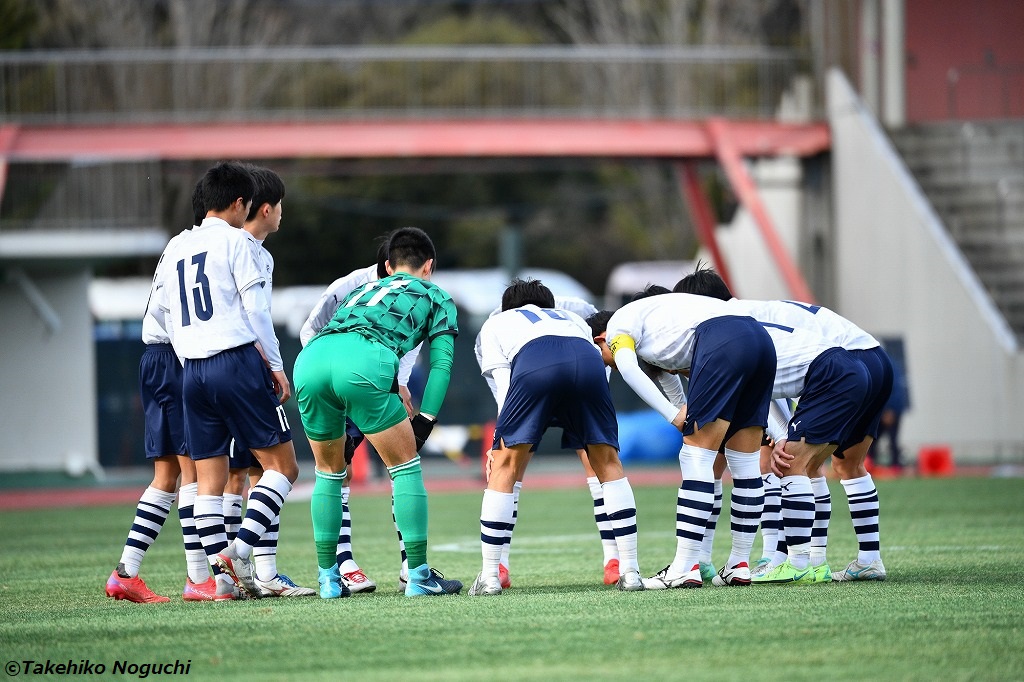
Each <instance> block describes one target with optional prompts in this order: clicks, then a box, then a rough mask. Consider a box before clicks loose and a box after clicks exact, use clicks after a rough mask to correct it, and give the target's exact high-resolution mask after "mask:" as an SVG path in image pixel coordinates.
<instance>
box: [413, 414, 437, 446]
mask: <svg viewBox="0 0 1024 682" xmlns="http://www.w3.org/2000/svg"><path fill="white" fill-rule="evenodd" d="M409 421H410V422H412V434H413V436H415V437H416V452H419V451H420V448H422V447H423V444H424V443H426V442H427V438H430V432H431V431H433V430H434V424H436V423H437V420H436V419H431V418H430V417H427V416H425V415H423V414H417V415H416V416H415V417H413V418H412V419H410V420H409Z"/></svg>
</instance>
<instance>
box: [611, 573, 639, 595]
mask: <svg viewBox="0 0 1024 682" xmlns="http://www.w3.org/2000/svg"><path fill="white" fill-rule="evenodd" d="M615 586H616V587H618V588H619V590H621V591H622V592H641V591H642V590H643V589H644V579H643V578H641V577H640V571H628V572H626V573H623V574H622V575H620V576H619V580H618V582H616V583H615Z"/></svg>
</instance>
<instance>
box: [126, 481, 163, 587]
mask: <svg viewBox="0 0 1024 682" xmlns="http://www.w3.org/2000/svg"><path fill="white" fill-rule="evenodd" d="M174 497H175V495H174V493H173V492H170V493H169V492H167V491H165V490H160V489H159V488H154V487H153V486H149V487H148V488H146V490H145V492H143V493H142V497H140V498H139V503H138V505H137V506H136V507H135V519H134V520H133V521H132V527H131V529H130V530H129V531H128V539H127V540H125V543H124V549H123V550H121V563H122V564H124V570H125V572H126V573H127V574H128V577H130V578H134V577H135V576H137V575H138V574H139V566H141V565H142V559H143V557H145V556H146V551H147V550H148V549H149V548H150V546H151V545H152V544H153V541H154V540H156V536H157V535H159V534H160V529H161V528H163V527H164V521H166V520H167V515H168V514H170V513H171V505H172V504H174Z"/></svg>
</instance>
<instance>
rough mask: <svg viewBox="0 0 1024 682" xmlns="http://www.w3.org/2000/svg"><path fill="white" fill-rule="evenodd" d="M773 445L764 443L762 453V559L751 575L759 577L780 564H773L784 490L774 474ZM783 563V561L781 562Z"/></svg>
mask: <svg viewBox="0 0 1024 682" xmlns="http://www.w3.org/2000/svg"><path fill="white" fill-rule="evenodd" d="M772 447H773V443H772V442H771V441H769V440H767V437H766V440H765V441H763V442H762V444H761V452H760V469H761V482H762V485H763V486H764V509H763V510H762V512H761V558H760V559H758V560H757V566H756V567H754V568H753V569H752V570H751V575H759V574H761V573H763V572H765V571H770V570H771V569H773V568H775V566H777V565H778V564H775V563H773V561H772V560H773V558H774V557H775V549H776V546H777V544H778V540H779V526H780V525H781V523H782V489H781V488H779V477H778V476H776V475H775V474H774V473H772V469H771V456H772ZM779 563H781V561H780V562H779Z"/></svg>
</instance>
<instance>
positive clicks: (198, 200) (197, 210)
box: [192, 180, 206, 225]
mask: <svg viewBox="0 0 1024 682" xmlns="http://www.w3.org/2000/svg"><path fill="white" fill-rule="evenodd" d="M205 218H206V204H205V202H204V201H203V181H202V180H200V181H198V182H196V186H195V189H193V190H192V224H193V225H200V224H202V222H203V220H204V219H205Z"/></svg>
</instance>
